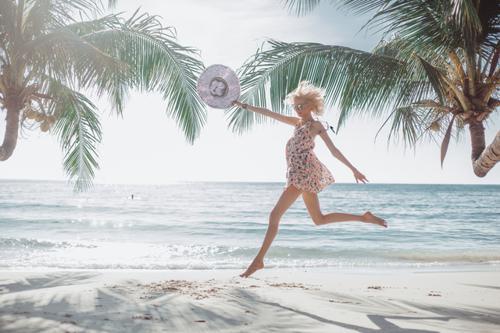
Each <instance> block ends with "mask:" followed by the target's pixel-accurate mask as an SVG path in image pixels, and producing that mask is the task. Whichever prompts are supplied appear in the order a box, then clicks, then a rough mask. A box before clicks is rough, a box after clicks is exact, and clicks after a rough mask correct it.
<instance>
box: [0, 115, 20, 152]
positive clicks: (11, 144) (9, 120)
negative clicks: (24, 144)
mask: <svg viewBox="0 0 500 333" xmlns="http://www.w3.org/2000/svg"><path fill="white" fill-rule="evenodd" d="M20 110H21V107H12V108H7V117H6V118H5V120H6V126H5V135H4V139H3V143H2V146H0V161H6V160H8V159H9V157H10V156H11V155H12V153H13V152H14V149H15V148H16V144H17V136H18V133H19V113H20Z"/></svg>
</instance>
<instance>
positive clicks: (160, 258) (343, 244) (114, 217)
mask: <svg viewBox="0 0 500 333" xmlns="http://www.w3.org/2000/svg"><path fill="white" fill-rule="evenodd" d="M283 186H284V184H282V183H177V184H172V185H158V186H151V185H96V186H95V188H94V189H93V190H92V191H90V192H87V193H84V194H79V195H75V194H73V193H72V189H71V187H69V186H68V185H67V184H66V183H64V182H39V181H5V180H3V181H1V180H0V188H1V190H0V269H47V268H48V269H65V268H70V269H89V268H90V269H186V268H189V269H214V268H244V267H246V266H247V265H248V263H249V262H250V261H251V260H252V259H253V257H254V255H255V254H256V252H257V251H258V249H259V247H260V245H261V242H262V239H263V237H264V234H265V231H266V227H267V221H268V214H269V212H270V211H271V209H272V208H273V206H274V204H275V202H276V200H277V199H278V197H279V196H280V194H281V191H282V190H283ZM131 194H134V199H133V200H132V199H131ZM320 202H321V205H322V208H323V211H324V213H327V212H333V211H337V212H350V213H362V212H364V211H365V210H371V211H372V212H374V213H376V214H378V215H380V216H381V217H383V218H385V219H386V220H388V222H389V228H388V229H383V228H381V227H377V226H374V225H368V224H362V223H356V222H348V223H336V224H330V225H326V226H321V227H316V226H314V224H313V223H312V221H311V220H310V218H309V216H308V214H307V211H306V209H305V207H304V204H303V202H302V200H301V199H299V200H298V201H297V202H296V203H295V204H294V205H293V206H292V207H291V208H290V209H289V211H288V212H287V213H286V214H285V216H284V217H283V219H282V222H281V225H280V230H279V234H278V236H277V238H276V240H275V242H274V243H273V246H272V248H271V249H270V251H269V252H268V255H267V258H266V264H267V265H268V266H271V267H326V266H333V267H450V266H454V265H464V264H465V265H470V264H474V265H478V264H479V265H485V266H496V265H499V266H498V267H500V185H489V186H488V185H403V184H334V185H332V186H330V187H329V188H328V189H326V190H325V191H323V192H321V193H320Z"/></svg>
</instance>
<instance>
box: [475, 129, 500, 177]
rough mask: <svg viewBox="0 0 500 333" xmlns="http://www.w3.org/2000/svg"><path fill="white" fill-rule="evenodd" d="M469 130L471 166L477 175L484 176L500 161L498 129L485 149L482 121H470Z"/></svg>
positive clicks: (499, 134) (499, 133)
mask: <svg viewBox="0 0 500 333" xmlns="http://www.w3.org/2000/svg"><path fill="white" fill-rule="evenodd" d="M469 131H470V137H471V145H472V155H471V157H472V168H473V169H474V173H475V174H476V176H478V177H484V176H486V174H487V173H488V172H489V171H490V170H491V169H492V168H493V167H494V166H495V164H497V162H498V161H500V131H499V132H497V135H496V136H495V138H494V139H493V142H492V143H491V144H490V145H489V146H488V147H487V148H486V149H485V139H484V126H483V123H482V122H476V121H471V122H470V123H469Z"/></svg>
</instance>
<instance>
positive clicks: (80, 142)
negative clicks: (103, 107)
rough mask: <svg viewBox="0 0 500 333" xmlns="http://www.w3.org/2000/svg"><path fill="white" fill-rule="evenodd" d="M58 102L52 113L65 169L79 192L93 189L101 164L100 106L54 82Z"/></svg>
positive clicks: (52, 105)
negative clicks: (98, 158) (98, 110)
mask: <svg viewBox="0 0 500 333" xmlns="http://www.w3.org/2000/svg"><path fill="white" fill-rule="evenodd" d="M49 91H50V92H51V95H52V96H54V99H53V101H52V103H51V105H50V110H51V113H52V114H54V115H55V116H56V117H57V119H58V120H57V122H56V124H55V127H54V130H55V133H56V134H57V135H58V136H59V141H60V144H61V148H62V150H63V152H64V160H63V166H64V169H65V171H66V174H67V175H68V176H69V177H70V180H72V181H74V188H75V190H76V191H84V190H87V189H89V188H90V187H91V185H92V179H93V178H94V171H95V170H96V169H98V168H99V164H98V162H97V157H98V153H97V144H98V143H99V142H100V141H101V138H102V133H101V125H100V122H99V118H98V115H97V107H96V106H95V105H94V104H93V103H92V102H91V101H90V100H89V99H88V98H87V97H85V96H84V95H83V94H81V93H79V92H76V91H74V90H71V89H70V88H68V87H66V86H63V85H61V84H59V83H58V82H56V81H52V82H51V84H50V87H49Z"/></svg>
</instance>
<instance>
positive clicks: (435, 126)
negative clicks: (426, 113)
mask: <svg viewBox="0 0 500 333" xmlns="http://www.w3.org/2000/svg"><path fill="white" fill-rule="evenodd" d="M440 128H441V126H440V125H439V123H438V122H437V121H433V122H432V123H431V126H430V129H431V131H434V132H437V131H439V129H440Z"/></svg>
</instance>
